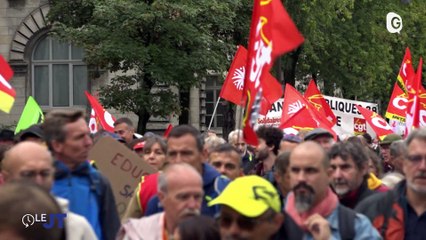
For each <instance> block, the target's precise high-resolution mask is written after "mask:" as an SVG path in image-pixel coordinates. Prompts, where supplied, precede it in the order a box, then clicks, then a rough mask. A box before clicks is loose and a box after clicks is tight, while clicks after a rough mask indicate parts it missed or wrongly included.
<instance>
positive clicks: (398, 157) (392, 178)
mask: <svg viewBox="0 0 426 240" xmlns="http://www.w3.org/2000/svg"><path fill="white" fill-rule="evenodd" d="M389 153H390V154H389V164H390V165H391V166H392V169H393V171H392V172H388V173H386V174H385V175H384V176H383V178H382V183H383V184H384V185H386V186H387V187H389V188H394V187H395V185H396V184H398V183H399V182H400V181H401V180H403V179H404V178H405V177H404V173H403V171H402V164H403V162H404V159H406V158H407V146H406V145H405V142H404V141H403V140H397V141H394V142H392V143H391V144H390V147H389Z"/></svg>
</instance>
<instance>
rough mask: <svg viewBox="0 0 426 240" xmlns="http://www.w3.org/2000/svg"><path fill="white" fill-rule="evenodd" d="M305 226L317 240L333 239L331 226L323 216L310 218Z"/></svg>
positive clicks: (315, 215)
mask: <svg viewBox="0 0 426 240" xmlns="http://www.w3.org/2000/svg"><path fill="white" fill-rule="evenodd" d="M304 224H305V226H306V228H307V229H308V231H309V232H310V233H311V234H312V237H313V238H314V239H315V240H329V239H331V231H330V224H329V223H328V221H327V219H325V218H323V217H322V216H321V215H319V214H314V215H312V216H310V217H309V218H308V219H306V221H305V223H304Z"/></svg>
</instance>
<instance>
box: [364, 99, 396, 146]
mask: <svg viewBox="0 0 426 240" xmlns="http://www.w3.org/2000/svg"><path fill="white" fill-rule="evenodd" d="M356 107H357V108H358V111H359V112H360V113H361V114H362V116H363V117H364V119H365V120H366V121H367V122H368V124H370V126H371V128H372V129H373V131H374V132H375V133H376V134H377V136H378V137H379V138H380V140H383V138H384V137H386V136H387V135H389V134H391V133H394V132H393V131H392V127H391V126H390V125H389V124H388V123H387V122H386V121H385V120H384V119H383V118H382V117H381V116H380V115H379V114H377V113H375V112H373V111H371V110H368V109H367V108H363V107H361V106H360V105H357V106H356Z"/></svg>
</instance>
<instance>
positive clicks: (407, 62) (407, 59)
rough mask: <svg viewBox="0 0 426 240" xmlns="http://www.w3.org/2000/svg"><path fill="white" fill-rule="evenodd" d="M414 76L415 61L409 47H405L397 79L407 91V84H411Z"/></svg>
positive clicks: (405, 91)
mask: <svg viewBox="0 0 426 240" xmlns="http://www.w3.org/2000/svg"><path fill="white" fill-rule="evenodd" d="M413 78H414V68H413V61H412V60H411V52H410V49H409V48H408V47H407V48H406V49H405V54H404V59H402V63H401V67H400V68H399V73H398V77H397V80H398V82H399V85H400V86H401V89H402V91H404V93H407V84H410V82H411V81H412V79H413Z"/></svg>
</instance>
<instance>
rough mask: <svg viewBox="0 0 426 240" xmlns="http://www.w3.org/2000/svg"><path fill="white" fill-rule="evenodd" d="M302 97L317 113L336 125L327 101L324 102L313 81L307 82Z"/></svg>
mask: <svg viewBox="0 0 426 240" xmlns="http://www.w3.org/2000/svg"><path fill="white" fill-rule="evenodd" d="M304 96H305V98H306V100H308V102H309V103H310V104H312V105H313V106H314V107H315V109H316V110H317V111H318V112H319V113H321V114H322V115H324V116H325V118H326V119H327V120H328V121H330V122H331V123H332V124H333V125H334V124H336V122H337V119H336V115H334V113H333V110H331V108H330V105H328V103H327V101H325V98H324V96H323V95H322V94H321V92H320V91H319V89H318V87H317V85H316V84H315V81H314V80H313V79H312V80H311V81H310V82H309V85H308V88H307V89H306V91H305V94H304Z"/></svg>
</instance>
